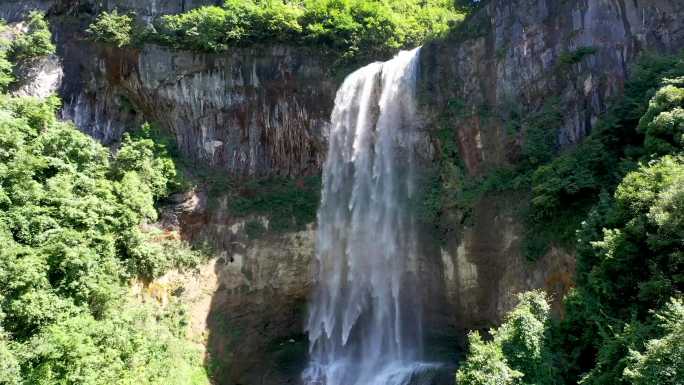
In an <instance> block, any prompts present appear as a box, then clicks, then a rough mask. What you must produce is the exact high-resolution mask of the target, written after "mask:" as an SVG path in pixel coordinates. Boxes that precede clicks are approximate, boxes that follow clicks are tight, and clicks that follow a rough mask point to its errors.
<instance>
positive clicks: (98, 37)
mask: <svg viewBox="0 0 684 385" xmlns="http://www.w3.org/2000/svg"><path fill="white" fill-rule="evenodd" d="M86 32H87V33H88V34H89V35H90V36H91V38H92V39H93V40H95V41H99V42H102V43H108V44H113V45H115V46H117V47H119V48H121V47H124V46H127V45H130V44H131V43H132V42H133V32H134V20H133V16H131V15H120V14H119V12H118V11H117V10H116V9H115V10H114V11H112V12H111V13H110V12H102V13H101V14H99V15H98V16H97V18H96V19H95V21H94V22H93V23H92V24H91V25H90V27H88V29H86Z"/></svg>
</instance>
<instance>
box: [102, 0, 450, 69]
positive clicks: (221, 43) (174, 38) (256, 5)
mask: <svg viewBox="0 0 684 385" xmlns="http://www.w3.org/2000/svg"><path fill="white" fill-rule="evenodd" d="M462 19H463V11H462V10H461V9H460V8H457V7H456V6H455V5H454V4H453V2H452V1H450V0H428V1H424V0H397V1H381V0H306V1H303V2H292V1H283V0H247V1H246V0H226V1H225V2H224V4H223V5H222V6H207V7H201V8H197V9H193V10H191V11H188V12H185V13H182V14H178V15H166V16H163V17H162V18H161V20H159V21H158V22H157V23H156V24H155V26H154V28H152V29H147V30H146V31H144V32H143V31H137V32H136V31H134V28H133V25H134V22H133V19H132V18H131V17H130V16H123V15H118V14H116V12H114V13H111V14H107V13H104V14H102V15H100V16H99V17H98V19H97V20H96V22H95V23H93V25H91V27H90V32H91V34H92V35H93V37H94V38H95V39H96V40H100V41H104V42H108V43H112V44H116V45H118V46H122V45H125V44H128V43H130V42H131V41H132V40H133V35H138V36H140V41H154V42H157V43H159V44H164V45H168V46H172V47H175V48H180V49H191V50H199V51H208V52H217V51H222V50H226V49H228V48H231V47H240V46H247V45H253V44H259V43H269V44H273V43H282V44H288V45H293V44H294V45H305V46H315V47H318V48H324V49H327V50H328V51H329V52H331V53H338V54H339V56H340V58H339V62H340V63H346V64H349V63H350V62H358V61H369V60H377V59H380V58H383V57H387V56H389V55H391V54H392V53H393V52H395V51H396V50H398V49H400V48H407V47H415V46H417V45H419V44H421V43H422V42H424V41H425V40H426V39H428V38H431V37H435V36H440V35H443V34H444V33H446V32H447V31H448V29H449V28H450V26H451V25H452V24H453V23H455V22H458V21H460V20H462Z"/></svg>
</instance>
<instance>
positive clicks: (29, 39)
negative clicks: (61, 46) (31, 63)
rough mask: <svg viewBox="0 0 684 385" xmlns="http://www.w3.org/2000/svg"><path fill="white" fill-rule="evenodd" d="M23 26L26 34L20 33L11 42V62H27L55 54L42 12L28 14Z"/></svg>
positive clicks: (50, 34) (48, 27) (48, 28)
mask: <svg viewBox="0 0 684 385" xmlns="http://www.w3.org/2000/svg"><path fill="white" fill-rule="evenodd" d="M25 24H26V25H25V28H26V32H23V33H20V34H19V35H18V36H16V37H15V38H14V40H13V41H12V51H11V57H12V59H13V60H16V61H27V60H31V59H35V58H38V57H42V56H46V55H50V54H53V53H55V49H56V48H55V45H54V44H52V33H51V32H50V26H49V25H48V22H47V20H45V15H44V14H43V13H42V12H39V11H32V12H30V13H29V14H28V17H27V18H26V21H25Z"/></svg>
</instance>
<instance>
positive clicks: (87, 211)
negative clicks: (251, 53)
mask: <svg viewBox="0 0 684 385" xmlns="http://www.w3.org/2000/svg"><path fill="white" fill-rule="evenodd" d="M58 106H59V101H58V100H57V99H56V98H50V99H47V100H36V99H32V98H14V97H9V96H6V95H3V96H0V244H1V245H2V247H1V248H0V282H2V284H1V285H0V383H1V384H46V385H47V384H74V385H75V384H79V385H81V384H132V383H145V384H191V383H196V384H200V383H206V374H205V373H204V369H203V367H202V356H201V354H200V353H199V352H198V351H196V350H195V348H193V347H191V345H189V344H188V343H187V342H186V341H185V340H184V333H185V331H184V329H182V328H181V325H182V322H183V321H182V317H181V318H179V317H176V316H170V315H171V314H170V313H169V316H166V315H165V314H167V313H168V312H169V311H174V310H172V309H170V308H161V307H158V306H155V305H142V304H140V303H138V302H137V301H136V300H134V299H133V298H132V297H130V296H129V295H128V294H127V290H128V289H127V280H128V279H131V278H136V277H142V278H153V277H155V276H157V275H159V274H162V273H163V272H164V271H166V270H168V269H169V268H171V267H184V266H192V265H194V264H196V263H197V262H198V260H199V255H198V254H197V253H196V252H194V251H192V250H190V249H189V248H188V247H187V246H184V245H182V244H181V243H180V242H179V241H173V240H166V241H157V240H156V239H155V238H156V237H157V236H158V234H156V233H155V232H150V231H143V230H142V227H141V224H144V223H145V222H151V221H154V220H155V218H156V210H155V207H154V203H155V199H159V198H161V197H163V196H164V195H165V194H167V193H168V188H169V185H170V182H171V181H172V179H173V178H174V173H175V169H174V166H173V163H171V162H170V160H169V159H168V157H166V155H165V153H164V149H163V148H159V147H158V145H156V144H155V143H154V142H152V141H151V140H149V139H131V138H125V139H124V141H123V143H122V145H121V148H120V149H119V151H118V152H117V154H116V156H113V157H112V155H111V154H110V151H109V150H108V149H106V148H104V147H103V146H101V145H100V144H98V143H97V142H96V141H94V140H93V139H91V138H90V137H88V136H86V135H84V134H82V133H80V132H79V131H77V130H76V129H75V128H74V127H73V126H72V125H71V124H69V123H62V122H59V121H57V120H56V119H55V109H56V108H57V107H58Z"/></svg>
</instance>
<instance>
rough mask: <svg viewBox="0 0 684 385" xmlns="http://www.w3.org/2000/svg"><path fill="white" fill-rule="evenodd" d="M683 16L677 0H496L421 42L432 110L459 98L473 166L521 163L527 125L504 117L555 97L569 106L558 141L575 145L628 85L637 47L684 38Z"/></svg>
mask: <svg viewBox="0 0 684 385" xmlns="http://www.w3.org/2000/svg"><path fill="white" fill-rule="evenodd" d="M683 17H684V3H683V2H681V1H679V0H573V1H557V0H515V1H509V0H492V1H490V2H489V3H488V4H487V5H486V6H485V7H484V8H483V9H481V10H479V11H478V12H477V13H475V14H474V15H472V17H470V18H469V19H468V20H467V22H466V23H465V24H464V25H462V27H463V28H461V29H460V31H459V32H457V33H454V34H453V35H454V36H452V37H451V38H449V39H445V40H443V41H435V42H431V43H429V44H427V45H426V46H425V47H424V48H423V49H422V54H421V68H422V70H423V72H422V77H421V78H422V84H423V91H422V92H423V94H424V99H425V100H426V103H425V107H426V111H427V113H428V114H429V115H432V116H433V117H435V116H437V115H439V114H441V113H443V111H444V110H445V109H447V108H448V107H447V104H448V103H449V101H451V102H458V103H459V104H462V105H461V106H460V107H461V109H462V111H463V112H462V113H463V115H465V116H464V118H463V119H461V120H460V121H458V122H454V123H453V124H452V128H453V131H454V132H455V133H457V135H458V140H459V144H460V150H461V155H462V156H463V158H464V162H465V165H466V167H467V169H468V171H469V172H471V173H473V174H476V173H481V172H484V171H486V170H487V169H489V168H491V167H492V166H496V165H501V164H503V163H511V162H515V161H516V160H517V158H518V156H519V149H520V144H521V143H522V142H524V140H525V137H524V134H525V133H524V132H517V133H513V134H511V133H510V132H509V130H508V129H507V127H506V122H507V121H509V120H511V119H512V118H513V116H512V115H513V114H514V113H518V114H526V113H530V112H534V111H539V110H540V109H541V107H542V106H543V105H544V103H546V102H549V101H550V100H552V99H555V100H556V101H557V104H558V105H559V106H560V107H561V109H562V113H563V122H562V123H561V124H560V125H559V127H556V132H557V136H558V142H559V144H560V146H562V147H568V146H572V145H573V144H576V143H578V142H579V141H581V140H582V139H583V138H584V137H585V136H586V135H587V134H588V133H589V132H590V131H591V129H592V127H593V125H594V124H595V123H596V121H597V119H598V116H599V115H600V114H601V113H603V112H604V111H605V110H606V107H607V104H608V103H609V102H610V100H611V98H614V97H616V96H618V95H619V94H620V93H621V92H622V88H623V85H624V82H625V79H627V77H628V76H629V70H630V65H631V64H632V63H633V62H634V60H635V59H636V58H637V57H638V55H639V54H641V53H643V52H658V53H674V52H677V51H678V50H679V49H681V48H682V47H684V22H683V21H682V18H683Z"/></svg>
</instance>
